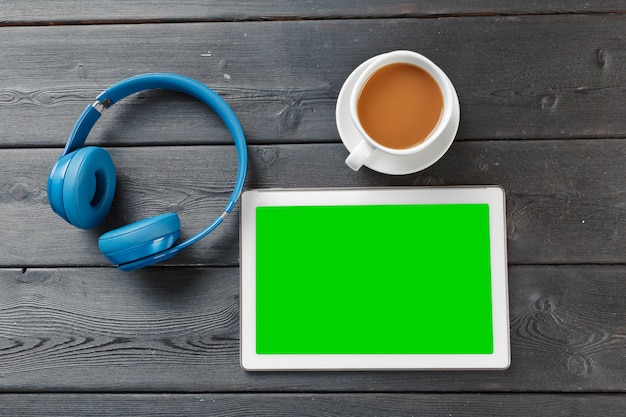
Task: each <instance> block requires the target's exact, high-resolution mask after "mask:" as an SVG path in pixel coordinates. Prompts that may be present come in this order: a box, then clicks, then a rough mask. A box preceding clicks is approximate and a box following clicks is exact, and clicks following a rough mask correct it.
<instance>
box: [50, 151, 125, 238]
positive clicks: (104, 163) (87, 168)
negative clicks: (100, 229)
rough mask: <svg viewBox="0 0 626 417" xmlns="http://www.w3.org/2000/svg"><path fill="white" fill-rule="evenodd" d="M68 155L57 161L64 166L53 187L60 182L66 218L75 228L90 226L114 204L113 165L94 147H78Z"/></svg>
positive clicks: (103, 152)
mask: <svg viewBox="0 0 626 417" xmlns="http://www.w3.org/2000/svg"><path fill="white" fill-rule="evenodd" d="M68 157H69V160H67V161H65V160H62V161H59V162H60V163H61V162H62V164H61V168H65V169H62V170H61V171H62V172H60V173H59V175H62V180H61V181H54V182H53V187H56V184H58V183H59V182H60V183H61V187H60V188H61V192H62V195H61V199H62V204H63V212H64V213H65V219H66V220H67V221H68V222H70V223H71V224H73V225H74V226H76V227H79V228H81V229H90V228H92V227H94V226H97V225H98V224H100V223H101V222H102V220H104V218H105V217H106V215H107V213H108V212H109V209H110V208H111V204H112V203H113V196H114V194H115V186H116V178H115V166H114V165H113V160H112V159H111V155H109V153H108V152H107V151H105V150H104V149H102V148H98V147H95V146H88V147H85V148H80V149H78V150H77V151H74V152H72V153H71V154H70V155H68ZM57 170H58V169H57ZM55 175H56V174H55ZM57 188H58V187H57ZM53 191H54V192H58V190H53ZM53 199H54V198H53ZM53 199H51V201H52V200H53Z"/></svg>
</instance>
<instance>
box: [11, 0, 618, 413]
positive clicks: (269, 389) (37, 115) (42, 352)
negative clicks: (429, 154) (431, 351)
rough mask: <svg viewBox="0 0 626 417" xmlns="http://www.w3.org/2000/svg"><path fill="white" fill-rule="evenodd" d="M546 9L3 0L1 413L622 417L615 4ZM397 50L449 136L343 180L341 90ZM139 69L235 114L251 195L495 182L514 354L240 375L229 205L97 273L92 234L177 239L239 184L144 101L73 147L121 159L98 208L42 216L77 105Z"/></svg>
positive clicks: (208, 149) (216, 132) (184, 126)
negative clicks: (423, 161) (83, 219)
mask: <svg viewBox="0 0 626 417" xmlns="http://www.w3.org/2000/svg"><path fill="white" fill-rule="evenodd" d="M92 3H93V4H92ZM562 3H565V2H553V1H544V2H532V4H529V5H527V4H526V3H525V2H516V1H494V0H480V1H474V2H464V1H453V0H450V1H441V2H429V1H423V0H417V1H414V2H407V1H400V0H390V1H387V2H381V1H369V0H367V1H329V0H312V1H307V2H290V1H277V0H258V1H254V2H247V3H246V4H241V5H239V4H237V2H231V1H217V0H215V1H212V2H208V1H207V2H202V1H199V0H198V1H191V0H190V1H186V2H161V1H157V0H154V1H148V0H144V1H135V2H123V3H122V2H115V1H109V0H100V1H97V2H85V1H70V0H67V1H58V2H37V1H21V2H9V1H3V2H0V4H1V9H2V13H1V15H2V17H0V76H1V77H0V146H1V149H0V160H1V161H2V163H1V165H0V173H1V175H0V210H1V212H2V215H1V216H0V232H1V234H2V237H3V239H2V244H0V263H1V264H0V415H6V416H16V415H20V416H40V415H48V416H57V415H58V416H60V415H63V416H66V415H68V416H69V415H71V416H85V415H100V416H102V415H134V416H144V415H145V416H148V415H157V414H158V415H193V416H200V415H233V416H234V415H236V416H240V415H257V416H258V415H279V414H280V415H297V416H319V415H351V416H378V415H402V416H405V415H429V416H450V415H455V416H457V415H463V416H486V415H493V416H503V415H507V416H509V415H511V416H512V415H514V416H529V415H532V416H550V417H552V416H585V417H588V416H603V417H605V416H624V415H625V413H626V411H625V410H626V396H625V392H626V253H625V252H626V233H625V223H626V179H625V176H626V4H624V2H623V1H603V2H597V4H589V3H588V2H583V1H570V2H567V4H566V5H565V4H562ZM394 49H410V50H415V51H417V52H420V53H422V54H424V55H426V56H428V57H429V58H431V59H432V60H433V61H434V62H436V63H437V64H438V65H439V66H441V67H442V68H443V69H444V71H446V73H447V74H448V75H449V77H450V78H451V80H452V82H453V83H454V85H455V86H456V89H457V91H458V95H459V99H460V102H461V124H460V130H459V133H458V136H457V138H456V140H455V142H454V144H453V145H452V147H451V149H450V150H449V151H448V153H446V155H445V156H444V157H443V158H442V159H441V160H440V161H439V162H438V163H437V164H435V165H434V166H432V167H431V168H428V169H426V170H424V171H422V172H419V173H416V174H412V175H406V176H388V175H383V174H379V173H376V172H373V171H370V170H368V169H362V170H361V171H359V172H352V171H351V170H350V169H348V168H347V167H346V166H345V165H344V162H343V160H344V159H345V157H346V155H347V151H346V150H345V148H344V146H343V145H342V143H341V141H340V139H339V136H338V133H337V130H336V126H335V113H334V112H335V104H336V99H337V94H338V92H339V89H340V88H341V86H342V83H343V81H344V80H345V79H346V77H347V76H348V75H349V74H350V72H351V71H352V70H353V69H354V68H355V67H356V66H357V65H358V64H359V63H361V62H363V61H364V60H366V59H367V58H369V57H371V56H374V55H376V54H378V53H381V52H385V51H389V50H394ZM155 71H167V72H176V73H181V74H184V75H187V76H190V77H192V78H195V79H198V80H200V81H202V82H203V83H205V84H206V85H208V86H210V87H212V88H213V89H214V90H215V91H217V92H218V93H219V94H221V95H222V96H223V97H224V98H225V100H226V101H227V102H228V103H229V104H230V105H231V106H232V108H233V109H234V111H235V112H236V113H237V115H238V116H239V118H240V120H241V123H242V125H243V128H244V131H245V133H246V136H247V140H248V151H249V154H250V162H249V172H248V177H247V182H246V189H252V188H266V187H329V186H350V187H361V186H407V185H465V184H497V185H500V186H502V187H504V188H505V190H506V192H507V218H508V257H509V293H510V323H511V345H512V365H511V367H510V369H508V370H507V371H494V372H491V371H483V372H469V371H465V372H275V373H248V372H245V371H243V370H242V369H241V368H240V366H239V268H238V264H239V235H238V228H239V206H237V208H236V209H235V211H234V212H233V213H234V215H232V216H231V217H230V218H227V221H226V222H225V223H224V224H223V225H222V226H220V227H219V228H218V229H217V230H216V231H215V232H214V233H213V234H212V235H211V236H209V237H207V238H206V239H204V240H202V241H201V242H200V243H198V244H196V245H195V246H192V247H191V248H189V249H187V250H186V251H184V252H182V253H181V254H180V255H179V256H177V257H175V258H174V259H172V260H171V261H169V262H167V263H166V264H164V265H162V266H158V267H152V268H148V269H146V270H143V271H140V272H136V273H123V272H120V271H118V270H116V269H114V268H113V267H111V266H110V265H109V264H108V263H107V261H106V259H104V258H103V256H102V255H101V254H100V253H99V250H98V248H97V243H96V242H97V237H98V236H99V234H100V233H102V232H103V231H105V230H110V229H111V228H113V227H116V226H120V225H122V224H125V223H128V222H130V221H132V220H137V219H139V218H143V217H146V216H149V215H154V214H159V213H162V212H165V211H171V210H174V211H177V212H179V214H180V216H181V219H182V223H183V233H185V234H186V235H190V234H193V233H195V232H196V231H198V230H200V229H201V228H202V227H203V226H204V225H205V224H207V223H208V221H209V220H211V219H212V218H213V217H214V216H215V215H217V214H219V212H220V211H221V210H222V207H223V205H224V204H225V202H226V200H227V199H228V195H229V193H230V190H231V187H232V185H233V184H234V178H235V173H236V163H235V161H236V154H235V149H234V146H233V145H232V143H231V139H230V137H229V135H228V133H227V132H226V130H225V129H224V127H223V126H222V125H221V124H220V123H219V121H218V119H217V118H216V116H214V115H213V114H212V113H211V112H210V111H209V110H207V109H206V108H205V107H203V106H202V105H201V104H199V103H198V102H195V101H194V100H193V99H189V98H187V97H186V96H182V95H179V94H174V93H167V92H162V91H150V92H146V93H141V94H138V95H136V96H133V97H131V98H129V99H127V100H125V101H123V102H121V103H120V104H118V105H116V106H115V107H113V108H112V109H111V110H110V111H109V112H107V113H106V115H105V117H103V118H102V120H101V121H100V122H99V123H98V124H97V126H96V128H95V129H94V131H93V132H92V134H91V135H90V137H89V140H88V143H89V144H92V145H94V144H95V145H101V146H105V147H106V148H107V149H109V150H110V152H111V155H112V156H113V158H114V160H115V163H116V166H117V172H118V182H119V188H118V193H117V195H116V199H115V202H114V206H113V209H112V211H111V213H110V215H109V217H108V218H107V220H106V221H105V224H103V225H102V226H100V227H97V228H96V229H95V230H90V231H81V230H78V229H76V228H74V227H71V226H70V225H68V224H67V223H65V222H64V221H63V220H61V219H60V218H59V217H58V216H56V215H55V214H54V213H53V212H52V211H51V210H50V208H49V205H48V202H47V197H46V180H47V175H48V171H49V169H50V167H51V166H52V164H53V163H54V161H55V160H56V158H57V157H58V155H59V154H60V151H61V148H62V147H63V146H64V144H65V141H66V139H67V136H68V134H69V132H70V130H71V128H72V126H73V124H74V122H75V120H76V119H77V117H78V115H79V114H80V112H81V111H82V109H83V108H84V107H85V106H86V105H87V104H89V103H91V102H93V100H94V98H95V96H96V95H97V94H98V93H99V92H100V91H102V90H103V89H104V88H106V87H108V86H109V85H111V84H113V83H115V82H116V81H119V80H121V79H123V78H126V77H129V76H132V75H135V74H138V73H144V72H155Z"/></svg>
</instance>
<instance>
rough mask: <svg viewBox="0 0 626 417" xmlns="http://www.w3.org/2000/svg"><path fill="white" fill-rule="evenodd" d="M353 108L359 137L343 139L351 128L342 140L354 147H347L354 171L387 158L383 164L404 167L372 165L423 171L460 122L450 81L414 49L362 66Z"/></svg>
mask: <svg viewBox="0 0 626 417" xmlns="http://www.w3.org/2000/svg"><path fill="white" fill-rule="evenodd" d="M355 72H356V71H355ZM353 74H354V73H353ZM346 84H348V82H346ZM344 88H345V85H344ZM340 96H341V94H340ZM339 104H340V103H339V100H338V106H339ZM349 109H350V110H349V117H350V118H351V121H352V123H353V124H354V128H355V129H352V130H354V131H355V132H354V133H355V134H356V135H357V136H358V137H352V138H350V140H345V139H347V138H344V137H343V135H345V134H347V133H346V132H345V131H346V130H347V129H343V130H344V132H343V135H342V140H343V141H344V143H346V145H348V142H350V143H351V144H356V145H355V146H352V147H349V146H348V148H349V150H350V155H349V156H348V158H347V159H346V164H347V165H348V166H349V167H350V168H352V169H353V170H355V171H356V170H358V169H359V168H360V167H361V166H363V165H368V166H369V165H370V164H369V162H370V161H371V160H372V159H376V158H378V159H380V158H381V157H382V158H383V159H384V160H387V162H386V163H382V165H390V164H393V160H395V161H397V162H398V163H400V165H402V168H399V169H398V170H395V171H394V169H393V168H390V169H387V168H383V169H377V168H375V167H371V166H370V167H371V168H373V169H377V170H379V171H381V172H388V173H392V174H396V173H409V172H416V171H419V170H421V169H424V168H426V167H427V166H430V165H432V164H433V163H435V162H436V161H437V160H438V159H439V158H440V157H441V156H442V155H443V154H444V153H445V152H446V151H447V149H448V148H449V146H450V144H451V143H452V140H453V139H454V136H455V135H456V131H457V129H458V123H459V107H458V97H457V95H456V92H455V90H454V87H453V86H452V83H451V82H450V80H449V79H448V77H447V76H446V75H445V73H444V72H443V71H442V70H441V69H440V68H439V67H437V66H436V65H435V64H434V63H433V62H432V61H430V60H428V59H427V58H426V57H424V56H423V55H420V54H417V53H415V52H411V51H394V52H389V53H387V54H383V55H379V56H378V57H375V58H372V59H371V60H370V61H368V62H367V65H365V67H364V68H363V67H359V73H358V76H356V81H354V85H353V86H352V90H351V91H350V92H349ZM337 116H338V117H340V112H339V108H338V111H337ZM337 123H338V127H339V125H340V121H339V120H338V121H337ZM341 133H342V131H341V129H340V134H341ZM371 165H376V164H371ZM378 165H381V163H379V164H378ZM396 171H399V172H396Z"/></svg>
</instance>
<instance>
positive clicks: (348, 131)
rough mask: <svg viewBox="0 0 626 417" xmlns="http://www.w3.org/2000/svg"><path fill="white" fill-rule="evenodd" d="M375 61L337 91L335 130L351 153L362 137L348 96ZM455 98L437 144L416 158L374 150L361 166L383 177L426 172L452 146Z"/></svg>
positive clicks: (456, 121) (457, 112)
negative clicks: (450, 115) (447, 122)
mask: <svg viewBox="0 0 626 417" xmlns="http://www.w3.org/2000/svg"><path fill="white" fill-rule="evenodd" d="M375 58H377V57H372V58H370V59H368V60H367V61H365V62H364V63H362V64H361V65H359V66H358V67H357V68H356V69H355V70H354V71H353V72H352V74H350V76H349V77H348V79H347V80H346V82H345V83H344V84H343V87H341V91H339V96H338V97H337V110H336V112H335V119H336V122H337V130H339V136H340V137H341V141H342V142H343V144H344V145H345V147H346V148H347V149H348V151H350V152H352V150H353V149H354V148H356V146H357V145H358V144H359V141H360V136H361V135H360V133H359V131H358V129H357V128H356V126H355V125H354V123H353V122H352V118H351V117H350V93H351V92H352V89H353V88H354V84H355V83H356V80H357V78H359V75H361V73H362V72H363V70H364V69H365V67H366V66H367V65H369V64H370V62H371V61H372V60H373V59H375ZM450 86H451V87H452V89H453V90H454V87H453V86H452V82H450ZM454 96H455V100H454V102H453V103H452V119H451V121H450V124H449V125H448V126H447V127H446V129H445V130H444V131H443V133H442V136H441V138H440V139H439V140H438V141H436V142H434V143H433V144H432V145H431V146H430V147H428V148H426V149H424V150H423V151H422V152H420V153H418V154H415V155H408V156H398V155H390V154H387V153H384V152H381V151H379V150H375V151H374V153H373V154H372V156H371V157H370V158H369V159H368V160H367V162H366V163H365V164H364V165H365V166H366V167H368V168H370V169H373V170H374V171H378V172H381V173H383V174H391V175H405V174H411V173H414V172H417V171H421V170H423V169H426V168H428V167H429V166H431V165H432V164H434V163H435V162H437V161H438V160H439V159H440V158H441V157H442V156H443V154H445V153H446V151H447V150H448V148H449V147H450V145H452V141H453V140H454V137H455V136H456V132H457V130H458V128H459V120H460V113H461V112H460V107H459V101H458V97H457V96H456V93H455V94H454Z"/></svg>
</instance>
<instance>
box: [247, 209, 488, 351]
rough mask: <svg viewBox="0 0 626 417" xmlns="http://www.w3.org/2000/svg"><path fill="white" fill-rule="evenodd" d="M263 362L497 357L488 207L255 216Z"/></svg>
mask: <svg viewBox="0 0 626 417" xmlns="http://www.w3.org/2000/svg"><path fill="white" fill-rule="evenodd" d="M256 228H257V229H256V351H257V354H491V353H493V346H494V343H493V326H492V304H491V302H492V301H491V300H492V297H491V267H490V241H489V206H488V205H487V204H417V205H365V206H361V205H355V206H265V207H257V209H256Z"/></svg>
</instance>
